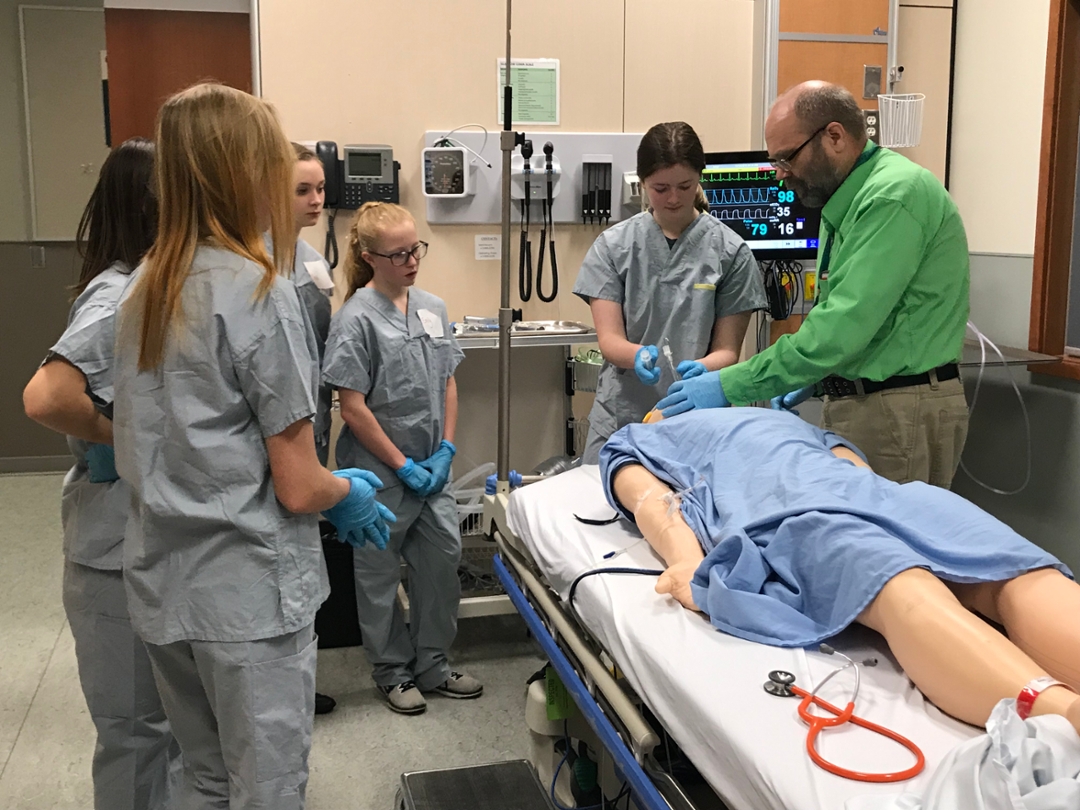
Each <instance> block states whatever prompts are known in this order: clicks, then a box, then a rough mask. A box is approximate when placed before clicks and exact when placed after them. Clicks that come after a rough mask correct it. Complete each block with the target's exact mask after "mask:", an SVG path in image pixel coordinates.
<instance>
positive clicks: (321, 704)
mask: <svg viewBox="0 0 1080 810" xmlns="http://www.w3.org/2000/svg"><path fill="white" fill-rule="evenodd" d="M335 706H337V701H336V700H334V699H333V698H332V697H330V696H329V695H322V694H319V693H318V692H316V693H315V714H330V712H332V711H333V710H334V707H335Z"/></svg>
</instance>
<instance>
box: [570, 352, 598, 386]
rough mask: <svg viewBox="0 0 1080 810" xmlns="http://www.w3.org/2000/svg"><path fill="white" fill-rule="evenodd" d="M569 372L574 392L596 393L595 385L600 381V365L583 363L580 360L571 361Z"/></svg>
mask: <svg viewBox="0 0 1080 810" xmlns="http://www.w3.org/2000/svg"><path fill="white" fill-rule="evenodd" d="M570 370H571V373H572V374H573V377H572V379H573V382H574V390H575V391H583V392H585V393H592V394H595V393H596V385H597V383H598V382H599V379H600V365H599V364H598V363H583V362H582V361H580V360H571V361H570Z"/></svg>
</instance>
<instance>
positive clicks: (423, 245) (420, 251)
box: [371, 242, 428, 267]
mask: <svg viewBox="0 0 1080 810" xmlns="http://www.w3.org/2000/svg"><path fill="white" fill-rule="evenodd" d="M427 249H428V243H427V242H417V243H416V245H415V246H414V247H412V248H411V249H409V250H399V251H398V252H397V253H376V252H375V251H374V250H372V251H371V255H372V256H382V257H383V258H384V259H389V260H390V264H392V265H394V267H404V266H405V265H407V264H408V263H409V257H410V256H412V257H413V258H414V259H416V260H417V261H420V260H421V259H422V258H424V257H425V256H427Z"/></svg>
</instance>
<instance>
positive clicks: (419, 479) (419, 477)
mask: <svg viewBox="0 0 1080 810" xmlns="http://www.w3.org/2000/svg"><path fill="white" fill-rule="evenodd" d="M396 472H397V477H398V478H400V479H401V480H402V481H403V482H404V483H405V486H407V487H408V488H409V489H411V490H412V491H413V492H415V493H416V494H417V495H421V496H423V495H427V494H428V491H429V490H430V489H431V473H430V472H428V471H427V470H425V469H424V468H423V467H421V466H420V465H419V464H417V463H416V462H414V461H413V460H412V459H411V458H406V459H405V463H404V464H402V465H401V467H400V468H399V469H398V470H396Z"/></svg>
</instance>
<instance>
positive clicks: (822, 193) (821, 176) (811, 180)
mask: <svg viewBox="0 0 1080 810" xmlns="http://www.w3.org/2000/svg"><path fill="white" fill-rule="evenodd" d="M814 146H815V149H814V152H813V154H812V160H811V161H810V164H809V166H807V167H806V169H804V170H803V171H802V172H801V173H800V174H801V175H802V176H801V177H796V176H794V175H792V176H791V177H788V178H787V179H786V180H784V182H785V183H786V184H787V185H788V187H789V188H791V189H792V190H793V191H794V192H795V194H796V195H797V197H798V199H799V202H801V203H802V204H803V205H804V206H806V207H807V208H821V207H822V206H824V205H825V203H827V202H828V201H829V198H830V197H832V195H833V194H835V193H836V190H837V189H838V188H840V185H841V183H843V182H844V180H846V179H847V177H846V175H842V174H841V173H840V171H839V170H838V169H837V168H836V167H835V166H833V165H832V164H831V163H829V159H828V158H827V157H825V154H824V153H823V152H822V151H821V149H820V148H819V147H817V144H814Z"/></svg>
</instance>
